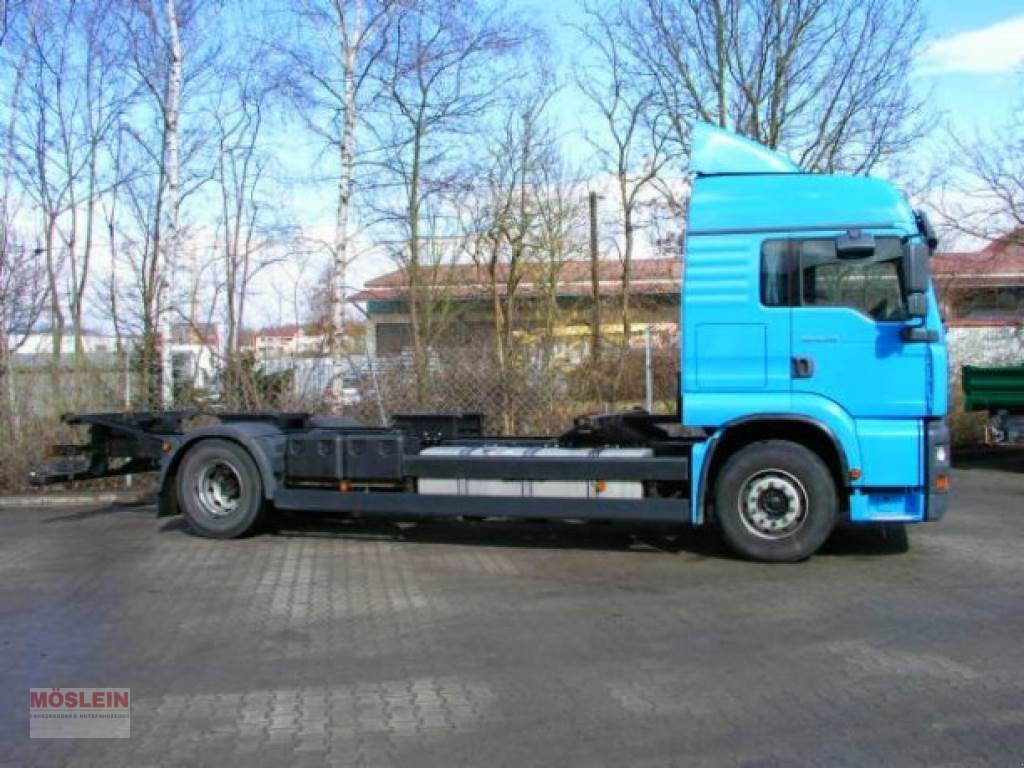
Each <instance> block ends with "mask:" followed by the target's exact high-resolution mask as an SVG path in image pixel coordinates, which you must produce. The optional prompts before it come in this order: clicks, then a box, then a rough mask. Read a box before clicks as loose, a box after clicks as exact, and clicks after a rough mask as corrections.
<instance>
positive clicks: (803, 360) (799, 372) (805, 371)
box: [793, 357, 814, 379]
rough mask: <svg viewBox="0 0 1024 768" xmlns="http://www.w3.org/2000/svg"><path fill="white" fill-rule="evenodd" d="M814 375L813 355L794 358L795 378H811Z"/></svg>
mask: <svg viewBox="0 0 1024 768" xmlns="http://www.w3.org/2000/svg"><path fill="white" fill-rule="evenodd" d="M813 375H814V358H811V357H794V358H793V378H794V379H809V378H811V376H813Z"/></svg>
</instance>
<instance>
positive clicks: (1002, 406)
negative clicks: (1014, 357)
mask: <svg viewBox="0 0 1024 768" xmlns="http://www.w3.org/2000/svg"><path fill="white" fill-rule="evenodd" d="M961 382H962V384H963V391H964V408H966V409H967V410H968V411H992V412H996V411H1008V412H1010V413H1013V412H1018V413H1024V365H1013V366H1006V367H1003V368H986V367H981V366H974V365H965V366H964V367H963V375H962V377H961Z"/></svg>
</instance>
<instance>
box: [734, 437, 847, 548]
mask: <svg viewBox="0 0 1024 768" xmlns="http://www.w3.org/2000/svg"><path fill="white" fill-rule="evenodd" d="M714 500H715V514H716V517H717V519H718V523H719V525H720V526H721V528H722V534H723V536H724V538H725V541H726V543H727V544H728V545H729V547H730V548H732V549H733V550H734V551H735V552H737V553H739V554H741V555H743V556H744V557H749V558H752V559H754V560H763V561H766V562H794V561H798V560H803V559H805V558H807V557H810V556H811V555H812V554H814V552H816V551H817V549H818V547H820V546H821V545H822V544H823V543H824V541H825V539H827V538H828V536H829V534H830V533H831V532H832V529H833V528H834V527H835V524H836V521H837V519H838V516H839V494H838V493H837V491H836V486H835V482H834V481H833V479H832V474H831V473H830V472H829V470H828V467H827V466H825V463H824V462H823V461H822V460H821V458H820V457H818V455H817V454H815V453H814V452H812V451H811V450H809V449H808V448H805V447H804V446H802V445H799V444H798V443H791V442H789V441H787V440H763V441H760V442H757V443H752V444H751V445H748V446H747V447H745V448H743V449H741V450H739V451H737V452H736V453H735V454H734V455H733V456H731V457H730V458H729V459H728V461H726V463H725V466H723V467H722V470H721V472H719V474H718V479H717V481H716V483H715V493H714Z"/></svg>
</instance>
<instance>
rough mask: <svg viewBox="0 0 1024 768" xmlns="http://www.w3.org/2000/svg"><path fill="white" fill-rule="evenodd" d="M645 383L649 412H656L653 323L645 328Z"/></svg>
mask: <svg viewBox="0 0 1024 768" xmlns="http://www.w3.org/2000/svg"><path fill="white" fill-rule="evenodd" d="M644 385H645V390H646V394H647V412H648V413H654V368H653V366H652V364H651V325H650V323H648V324H647V327H646V328H644Z"/></svg>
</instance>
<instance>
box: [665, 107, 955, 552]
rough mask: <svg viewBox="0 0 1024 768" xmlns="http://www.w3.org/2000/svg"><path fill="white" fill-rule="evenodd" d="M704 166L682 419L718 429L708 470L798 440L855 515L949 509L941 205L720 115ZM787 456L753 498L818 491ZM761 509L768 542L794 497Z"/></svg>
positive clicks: (700, 159) (696, 212)
mask: <svg viewBox="0 0 1024 768" xmlns="http://www.w3.org/2000/svg"><path fill="white" fill-rule="evenodd" d="M691 170H692V171H693V172H694V173H695V179H694V183H693V187H692V194H691V200H690V209H689V218H688V227H687V236H686V243H685V267H684V278H683V301H682V318H681V325H682V334H681V339H682V353H681V359H682V366H681V369H682V371H683V373H682V382H681V400H682V414H681V419H682V423H683V424H684V425H685V426H688V427H699V428H703V429H704V430H706V431H707V433H708V434H709V435H710V436H711V437H710V439H709V440H708V441H707V443H706V444H704V445H702V446H698V447H696V448H695V455H694V465H695V467H694V468H695V470H696V468H697V465H698V464H699V465H701V468H702V473H703V476H704V477H705V478H708V480H709V483H714V482H719V485H720V481H716V478H717V476H718V473H719V471H720V470H721V469H722V467H723V466H725V464H726V463H727V462H728V461H729V460H730V458H731V457H733V456H734V455H735V454H736V453H738V452H739V451H741V450H744V449H749V447H750V446H751V445H752V444H754V443H757V442H762V443H763V442H766V441H775V442H778V441H786V442H790V443H796V444H798V445H801V446H804V447H806V448H807V449H808V451H810V452H811V453H813V454H814V455H815V456H816V457H818V458H820V459H821V460H822V462H823V463H824V464H825V466H826V467H827V469H828V472H829V474H830V475H831V477H832V478H833V481H834V484H835V486H836V488H837V490H838V502H839V505H840V514H841V515H842V516H843V517H845V518H847V519H848V520H850V521H852V522H858V523H860V522H920V521H924V520H934V519H938V518H939V517H941V516H942V514H943V512H944V511H945V508H946V503H947V493H946V492H947V490H948V483H949V476H948V467H949V464H948V462H949V433H948V430H947V428H946V426H945V421H944V417H945V416H946V412H947V407H948V394H947V392H948V384H947V382H948V375H947V365H948V362H947V352H946V344H945V335H944V329H943V325H942V321H941V318H940V315H939V310H938V304H937V301H936V296H935V292H934V288H933V286H932V285H931V281H930V279H929V274H928V258H929V256H930V254H931V252H932V251H933V250H934V248H935V245H936V242H935V236H934V231H933V230H932V229H931V226H930V224H928V221H927V218H926V217H925V216H924V215H923V214H921V213H918V212H915V211H914V210H913V209H912V208H911V206H910V204H909V203H908V202H907V200H906V198H905V197H904V196H903V194H902V193H900V192H899V191H898V190H897V189H895V188H894V187H893V186H892V185H890V184H889V183H887V182H885V181H882V180H879V179H874V178H868V177H863V176H833V175H824V174H809V173H802V172H801V171H800V170H799V169H798V168H797V167H796V166H795V165H794V164H793V163H792V162H790V161H789V160H788V159H787V158H785V157H782V156H781V155H779V154H777V153H775V152H772V151H770V150H769V149H767V148H765V147H763V146H760V145H758V144H755V143H753V142H750V141H748V140H746V139H744V138H741V137H739V136H736V135H734V134H731V133H728V132H726V131H724V130H721V129H718V128H714V127H712V126H709V125H702V124H699V125H697V126H696V128H695V130H694V134H693V150H692V165H691ZM770 463H771V462H770V459H769V460H768V464H770ZM768 469H771V468H770V467H768ZM777 469H779V471H778V472H775V473H772V472H765V473H762V474H761V475H758V474H757V473H753V474H752V475H751V477H750V478H749V479H748V480H747V481H742V482H741V488H740V489H739V494H740V495H742V496H743V498H742V499H741V500H740V501H738V504H739V505H740V506H741V507H744V506H745V505H748V504H749V505H753V506H756V505H758V504H760V505H761V506H764V505H766V504H768V503H769V502H772V501H773V500H774V502H773V503H774V504H775V506H776V507H777V508H779V509H781V508H783V507H785V504H784V503H783V502H784V500H785V499H793V500H796V499H799V498H801V497H804V499H805V500H804V502H803V503H805V504H806V503H810V500H809V499H806V494H807V491H806V489H803V488H802V486H801V483H800V482H799V480H798V478H795V477H793V476H792V473H789V472H785V471H783V470H782V468H777ZM744 489H745V490H744ZM712 490H713V489H712V488H711V487H710V485H709V487H708V489H707V490H706V491H704V493H705V494H706V493H711V492H712ZM794 503H795V502H794ZM712 506H713V505H712ZM706 509H707V505H704V504H700V503H698V504H695V505H694V507H693V511H694V514H695V516H700V515H701V514H704V512H705V511H706ZM748 517H749V519H747V522H748V523H750V525H749V528H750V529H751V532H753V533H754V534H757V535H760V536H762V537H764V538H765V540H766V541H768V542H771V541H772V539H773V537H774V538H776V539H778V536H775V533H776V532H782V533H784V532H785V528H786V526H785V525H783V526H782V528H781V531H780V529H779V528H778V519H779V518H778V516H777V515H772V514H761V515H757V514H751V515H749V516H748ZM758 521H760V524H759V523H758ZM695 522H696V520H695Z"/></svg>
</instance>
